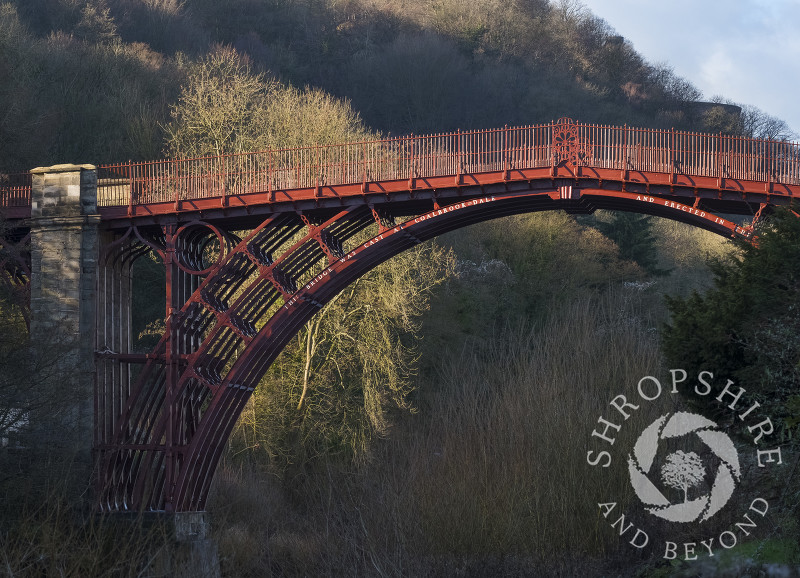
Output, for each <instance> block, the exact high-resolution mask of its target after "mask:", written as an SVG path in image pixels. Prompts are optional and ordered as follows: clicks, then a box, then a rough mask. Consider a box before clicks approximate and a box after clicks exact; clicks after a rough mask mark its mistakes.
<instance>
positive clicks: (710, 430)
mask: <svg viewBox="0 0 800 578" xmlns="http://www.w3.org/2000/svg"><path fill="white" fill-rule="evenodd" d="M687 436H696V437H697V438H699V439H700V440H701V441H702V442H703V443H704V444H705V445H706V446H707V447H708V449H709V450H711V452H712V453H713V454H714V455H716V457H717V458H718V459H719V465H718V466H717V471H716V474H715V476H714V483H713V485H712V487H711V491H710V492H708V493H707V494H704V495H702V496H699V497H697V498H695V499H693V500H689V497H688V495H689V488H693V487H694V486H697V485H699V484H700V483H701V482H702V481H703V479H704V478H705V475H706V468H705V466H704V464H703V461H702V460H701V459H700V456H698V455H697V454H696V453H695V452H688V453H684V452H683V451H682V450H678V451H676V452H674V453H672V454H670V455H669V456H667V458H666V462H665V463H664V465H663V466H662V468H661V479H662V481H663V482H664V483H665V484H666V485H668V486H669V487H672V488H675V489H679V490H683V493H684V501H683V503H678V504H673V503H671V502H670V501H669V500H668V499H667V498H666V497H665V496H664V494H663V493H662V492H661V490H659V489H658V487H656V485H655V484H654V483H653V482H652V481H651V480H650V478H649V477H648V475H649V474H650V470H651V469H653V464H654V462H655V458H656V454H657V453H658V448H659V444H660V442H661V441H662V440H666V439H680V438H684V437H687ZM628 472H629V473H630V477H631V484H632V485H633V489H634V491H635V492H636V495H637V496H638V497H639V499H640V500H641V501H642V503H644V504H645V506H646V509H647V511H648V512H650V513H651V514H653V515H654V516H658V517H659V518H663V519H665V520H669V521H670V522H694V521H695V520H698V519H699V520H700V521H701V522H704V521H706V520H708V519H709V518H711V516H713V515H714V514H716V513H717V512H719V511H720V510H721V509H722V507H723V506H724V505H725V504H727V503H728V500H730V498H731V496H732V495H733V491H734V490H735V489H736V482H737V481H738V480H739V478H740V477H741V470H740V468H739V454H738V453H737V451H736V447H735V446H734V445H733V442H732V441H731V438H730V437H728V435H727V434H725V433H724V432H721V431H719V429H718V428H717V424H716V423H714V422H713V421H711V420H709V419H706V418H704V417H703V416H701V415H697V414H694V413H689V412H676V413H674V414H672V415H671V416H670V415H669V414H667V415H663V416H661V417H660V418H658V419H657V420H656V421H654V422H653V423H651V424H650V425H649V426H647V428H645V430H644V431H643V432H642V434H641V435H640V436H639V439H638V440H636V444H635V445H634V447H633V455H629V456H628Z"/></svg>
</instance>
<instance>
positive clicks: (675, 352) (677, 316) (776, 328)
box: [663, 211, 800, 428]
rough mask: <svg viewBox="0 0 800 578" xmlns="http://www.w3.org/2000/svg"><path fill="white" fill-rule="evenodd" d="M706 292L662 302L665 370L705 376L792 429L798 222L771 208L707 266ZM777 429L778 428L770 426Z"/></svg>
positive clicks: (799, 312)
mask: <svg viewBox="0 0 800 578" xmlns="http://www.w3.org/2000/svg"><path fill="white" fill-rule="evenodd" d="M711 267H712V272H713V274H714V280H713V287H712V288H711V289H709V290H708V291H707V292H706V293H705V294H704V295H700V294H698V293H697V292H695V293H693V294H692V295H690V296H688V297H686V298H680V297H673V298H669V297H668V298H667V305H668V307H669V309H670V312H671V314H672V320H671V323H670V324H668V325H667V326H666V327H665V331H664V341H663V345H664V353H665V355H666V357H667V361H668V363H669V365H670V367H681V368H683V369H685V370H686V371H687V372H689V375H692V374H696V373H697V372H699V371H703V370H705V371H710V372H712V373H713V374H714V375H715V376H719V377H720V378H726V379H727V378H729V379H733V380H734V381H736V382H737V383H738V384H739V385H741V386H742V387H744V388H745V389H746V390H747V391H748V394H754V395H755V397H756V399H757V400H758V401H759V402H760V403H761V404H762V407H763V408H764V410H765V411H766V412H768V413H769V415H770V416H771V418H772V419H773V421H774V422H776V423H777V422H780V423H781V425H782V426H783V427H785V428H791V427H794V426H795V425H797V423H798V421H799V420H798V417H800V412H798V411H797V410H796V409H792V408H798V409H800V395H798V394H800V309H799V308H800V218H798V217H797V216H796V215H795V213H793V212H791V211H777V212H775V213H774V214H773V215H772V216H771V218H770V219H769V221H768V222H767V223H765V225H764V226H763V227H761V228H760V229H759V230H758V231H757V237H756V239H755V242H753V243H752V244H751V243H747V242H744V241H740V242H739V251H738V253H737V254H736V255H735V257H733V258H731V259H730V260H727V261H716V262H713V263H712V265H711ZM776 427H778V426H776Z"/></svg>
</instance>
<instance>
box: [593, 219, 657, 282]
mask: <svg viewBox="0 0 800 578" xmlns="http://www.w3.org/2000/svg"><path fill="white" fill-rule="evenodd" d="M597 228H598V229H600V232H601V233H603V234H604V235H605V236H606V237H608V238H609V239H611V240H612V241H614V242H615V243H616V244H617V245H618V246H619V256H620V258H621V259H624V260H626V261H634V262H635V263H637V264H638V265H639V266H640V267H641V268H642V269H644V270H645V271H647V272H648V273H650V274H651V275H666V274H667V273H669V271H667V270H665V269H661V268H659V266H658V250H657V248H656V238H655V236H654V235H653V223H652V217H650V216H649V215H641V214H639V213H626V212H615V213H614V215H613V216H612V218H611V221H609V222H608V223H605V222H602V221H601V222H598V223H597Z"/></svg>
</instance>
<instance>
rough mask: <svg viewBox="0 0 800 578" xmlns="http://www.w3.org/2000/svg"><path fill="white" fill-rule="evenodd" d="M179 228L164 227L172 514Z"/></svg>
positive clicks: (169, 506)
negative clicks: (177, 244) (177, 230)
mask: <svg viewBox="0 0 800 578" xmlns="http://www.w3.org/2000/svg"><path fill="white" fill-rule="evenodd" d="M176 229H177V226H176V225H175V224H170V225H167V226H166V227H164V238H165V244H166V247H165V250H164V268H165V272H166V283H165V285H166V287H165V289H166V316H167V317H166V319H167V321H166V333H167V345H166V368H167V372H166V383H165V384H164V385H165V388H166V391H165V400H164V411H165V412H166V418H167V419H166V423H167V426H166V432H165V440H164V442H165V447H164V467H165V492H164V509H165V510H166V511H167V512H171V511H173V509H174V501H173V498H174V490H175V477H176V474H177V467H176V466H177V464H176V458H177V456H176V455H175V439H174V434H175V390H176V388H177V387H178V381H179V377H180V366H179V361H180V351H179V350H178V335H177V333H178V323H177V322H176V318H175V315H176V314H177V313H178V312H179V311H180V307H181V304H180V292H179V290H178V283H179V276H180V269H179V268H178V262H177V255H176V254H175V248H176V247H175V244H176V241H177V235H176Z"/></svg>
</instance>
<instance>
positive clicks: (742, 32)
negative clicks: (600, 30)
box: [581, 0, 800, 138]
mask: <svg viewBox="0 0 800 578" xmlns="http://www.w3.org/2000/svg"><path fill="white" fill-rule="evenodd" d="M581 1H582V2H583V4H584V5H585V6H586V7H587V8H589V9H590V10H591V11H592V12H593V13H594V14H595V15H597V16H599V17H600V18H603V19H604V20H605V21H606V22H608V23H609V24H610V25H611V27H612V28H614V29H615V30H616V31H617V33H618V34H620V35H622V36H624V37H625V38H626V39H628V40H629V41H630V42H631V43H633V46H634V48H635V49H636V51H637V52H638V53H639V54H641V55H642V56H643V57H644V58H645V59H646V60H647V61H648V62H650V63H652V64H657V63H666V64H668V65H669V66H671V67H672V68H673V70H674V71H675V73H676V74H677V75H678V76H680V77H683V78H685V79H686V80H688V81H689V82H691V83H692V84H693V85H694V86H695V87H697V88H698V89H699V90H701V91H702V92H703V96H704V98H706V99H710V98H711V97H713V96H716V95H720V96H723V97H725V98H727V99H730V100H732V101H734V102H737V103H740V104H751V105H753V106H756V107H758V108H760V109H761V110H763V111H764V112H766V113H767V114H769V115H771V116H775V117H778V118H780V119H783V120H785V121H786V122H787V123H788V124H789V126H790V127H791V129H792V130H793V131H794V132H795V133H796V134H798V135H800V0H581ZM798 138H800V137H798Z"/></svg>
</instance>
